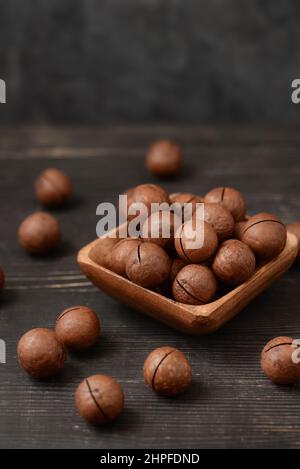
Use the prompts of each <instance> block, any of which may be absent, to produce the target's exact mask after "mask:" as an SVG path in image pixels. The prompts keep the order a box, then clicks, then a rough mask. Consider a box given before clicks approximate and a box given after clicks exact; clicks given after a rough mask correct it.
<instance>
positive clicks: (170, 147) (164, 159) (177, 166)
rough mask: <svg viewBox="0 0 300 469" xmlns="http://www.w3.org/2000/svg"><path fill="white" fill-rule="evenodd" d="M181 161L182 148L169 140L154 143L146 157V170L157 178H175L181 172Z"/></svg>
mask: <svg viewBox="0 0 300 469" xmlns="http://www.w3.org/2000/svg"><path fill="white" fill-rule="evenodd" d="M182 161H183V153H182V148H181V147H180V146H179V145H178V144H177V143H175V142H172V141H170V140H160V141H158V142H154V143H153V144H152V145H151V146H150V148H149V150H148V153H147V156H146V165H147V168H148V170H149V171H150V172H151V173H152V174H154V175H155V176H158V177H172V176H175V175H176V174H178V173H179V171H180V170H181V167H182Z"/></svg>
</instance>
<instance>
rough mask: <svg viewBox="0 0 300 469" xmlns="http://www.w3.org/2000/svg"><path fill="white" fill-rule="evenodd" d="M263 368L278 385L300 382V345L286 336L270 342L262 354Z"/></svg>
mask: <svg viewBox="0 0 300 469" xmlns="http://www.w3.org/2000/svg"><path fill="white" fill-rule="evenodd" d="M295 359H296V362H294V360H295ZM297 362H298V363H297ZM261 368H262V370H263V372H264V373H265V375H266V376H267V377H268V378H269V379H270V380H271V381H273V382H274V383H277V384H293V383H295V382H296V381H298V380H300V344H299V343H296V342H293V339H292V338H291V337H285V336H282V337H276V338H275V339H272V340H270V341H269V342H268V343H267V344H266V345H265V346H264V348H263V350H262V353H261Z"/></svg>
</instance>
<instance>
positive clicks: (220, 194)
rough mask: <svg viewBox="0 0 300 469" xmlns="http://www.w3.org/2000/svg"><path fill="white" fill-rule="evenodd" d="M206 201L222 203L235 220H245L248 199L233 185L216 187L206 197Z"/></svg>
mask: <svg viewBox="0 0 300 469" xmlns="http://www.w3.org/2000/svg"><path fill="white" fill-rule="evenodd" d="M204 202H205V203H216V204H221V205H222V206H223V207H225V208H226V209H227V210H229V212H230V213H231V215H232V216H233V218H234V219H235V221H240V220H244V218H245V215H246V208H247V206H246V200H245V198H244V196H243V195H242V194H241V193H240V192H239V191H238V190H236V189H233V188H232V187H216V188H215V189H212V190H211V191H209V192H208V193H207V194H206V195H205V197H204Z"/></svg>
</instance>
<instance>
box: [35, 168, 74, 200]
mask: <svg viewBox="0 0 300 469" xmlns="http://www.w3.org/2000/svg"><path fill="white" fill-rule="evenodd" d="M35 191H36V196H37V198H38V199H39V201H40V202H41V203H42V204H43V205H45V206H46V207H61V206H62V205H64V204H66V202H67V201H68V200H69V199H70V197H71V195H72V192H73V188H72V182H71V180H70V178H69V177H68V176H67V175H66V174H65V173H63V172H62V171H60V170H59V169H56V168H48V169H46V170H45V171H43V172H42V173H41V174H40V175H39V177H38V178H37V180H36V182H35Z"/></svg>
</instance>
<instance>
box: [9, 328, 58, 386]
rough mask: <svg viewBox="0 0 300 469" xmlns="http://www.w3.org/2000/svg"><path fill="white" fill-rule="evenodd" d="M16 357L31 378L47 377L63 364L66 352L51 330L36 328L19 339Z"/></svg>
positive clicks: (56, 371)
mask: <svg viewBox="0 0 300 469" xmlns="http://www.w3.org/2000/svg"><path fill="white" fill-rule="evenodd" d="M18 359H19V363H20V366H21V367H22V368H23V370H25V371H26V372H27V373H28V374H29V375H31V376H32V377H33V378H48V377H49V376H52V375H55V374H56V373H58V372H59V371H61V370H62V368H63V367H64V366H65V362H66V352H65V349H64V347H63V345H62V344H61V343H60V342H59V341H58V340H57V338H56V336H55V334H54V332H53V331H51V330H50V329H46V328H37V329H32V330H30V331H28V332H26V334H24V335H23V336H22V337H21V339H20V340H19V343H18Z"/></svg>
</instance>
